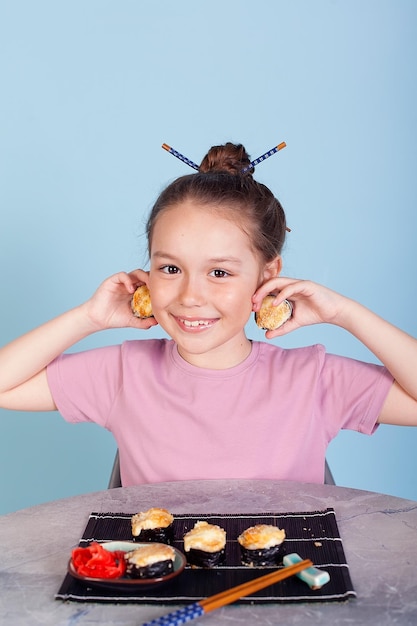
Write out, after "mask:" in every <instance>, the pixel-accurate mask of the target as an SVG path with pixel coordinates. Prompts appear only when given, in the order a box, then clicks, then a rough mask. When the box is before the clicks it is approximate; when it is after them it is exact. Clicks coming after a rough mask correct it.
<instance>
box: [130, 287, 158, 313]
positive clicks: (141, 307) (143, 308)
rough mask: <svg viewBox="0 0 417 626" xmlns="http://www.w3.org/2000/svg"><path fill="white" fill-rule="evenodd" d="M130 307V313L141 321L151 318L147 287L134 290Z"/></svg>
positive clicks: (149, 297)
mask: <svg viewBox="0 0 417 626" xmlns="http://www.w3.org/2000/svg"><path fill="white" fill-rule="evenodd" d="M130 305H131V307H132V313H133V315H135V316H136V317H140V318H142V319H147V318H148V317H153V313H152V304H151V296H150V294H149V289H148V287H147V285H141V286H140V287H138V288H137V289H136V291H135V293H134V294H133V297H132V301H131V303H130Z"/></svg>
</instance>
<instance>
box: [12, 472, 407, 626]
mask: <svg viewBox="0 0 417 626" xmlns="http://www.w3.org/2000/svg"><path fill="white" fill-rule="evenodd" d="M155 505H157V506H164V507H166V508H168V509H170V510H171V511H172V512H173V513H175V512H178V513H179V512H183V513H213V512H221V513H237V512H239V513H253V512H262V511H278V512H280V511H304V510H305V511H314V510H318V509H323V508H326V507H333V508H334V509H335V512H336V518H337V521H338V526H339V530H340V534H341V537H342V541H343V545H344V549H345V553H346V558H347V561H348V563H349V566H350V573H351V577H352V581H353V585H354V587H355V590H356V592H357V595H358V597H357V599H353V600H350V601H349V602H347V603H342V604H339V603H337V604H331V603H329V604H311V603H310V604H300V605H294V604H291V605H289V604H286V605H274V604H273V605H232V606H227V607H224V608H222V609H219V610H218V611H215V612H213V613H210V614H207V615H205V616H203V617H201V618H199V619H198V620H195V621H194V622H191V623H194V624H195V625H196V626H198V625H200V624H201V625H205V626H214V625H216V626H219V625H220V626H221V625H222V624H228V625H229V626H231V625H232V624H233V626H238V625H240V624H245V625H247V624H249V625H251V624H256V625H257V626H261V625H263V624H265V625H266V624H268V625H271V624H285V625H301V624H306V625H307V624H308V625H309V626H310V625H311V624H320V625H325V624H346V625H348V624H349V625H350V626H351V625H352V624H355V625H359V624H378V626H384V625H388V624H390V625H391V624H394V623H395V624H409V625H410V626H411V625H413V626H415V624H417V502H414V501H411V500H403V499H400V498H394V497H392V496H386V495H381V494H377V493H372V492H368V491H359V490H356V489H345V488H342V487H335V486H331V485H312V484H306V483H292V482H282V481H217V480H216V481H190V482H178V483H160V484H156V485H143V486H138V487H127V488H121V489H111V490H107V491H100V492H97V493H91V494H87V495H81V496H77V497H74V498H67V499H63V500H57V501H54V502H50V503H47V504H42V505H38V506H34V507H31V508H28V509H24V510H22V511H18V512H16V513H11V514H9V515H4V516H2V517H0V554H1V557H0V623H1V624H8V625H9V624H10V625H13V626H18V625H19V624H31V625H34V624H43V625H44V624H45V625H51V626H52V625H53V626H60V625H64V624H65V626H82V625H83V624H84V625H87V624H88V626H92V625H94V624H100V625H101V626H106V625H108V626H110V625H113V626H116V625H117V626H122V625H123V626H125V625H126V626H127V625H132V626H133V625H135V626H139V625H140V624H142V622H144V621H147V620H150V619H153V618H155V617H159V616H160V615H163V614H165V613H168V612H169V611H170V610H172V609H173V608H174V607H172V606H171V607H166V606H159V605H138V604H136V605H112V604H95V603H73V602H61V601H58V600H55V599H54V594H55V593H56V591H57V590H58V588H59V586H60V584H61V582H62V580H63V577H64V574H65V570H66V564H67V561H68V558H69V554H70V552H71V549H72V547H73V546H75V545H76V544H77V543H78V541H79V538H80V537H81V535H82V533H83V531H84V528H85V525H86V523H87V519H88V515H89V513H90V512H92V511H114V512H120V511H124V512H129V513H130V512H135V511H139V510H142V509H145V508H148V507H150V506H155Z"/></svg>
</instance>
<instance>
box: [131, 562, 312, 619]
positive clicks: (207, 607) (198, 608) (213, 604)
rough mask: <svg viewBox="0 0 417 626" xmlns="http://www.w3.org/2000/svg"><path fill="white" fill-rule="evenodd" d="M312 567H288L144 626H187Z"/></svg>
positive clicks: (306, 564)
mask: <svg viewBox="0 0 417 626" xmlns="http://www.w3.org/2000/svg"><path fill="white" fill-rule="evenodd" d="M312 565H313V563H312V562H311V561H310V560H309V559H306V560H304V561H300V562H298V563H295V564H294V565H288V566H286V567H283V568H281V569H279V570H275V571H273V572H271V573H270V574H266V575H265V576H259V577H258V578H254V579H253V580H250V581H248V582H246V583H243V584H241V585H237V586H236V587H231V588H230V589H226V590H225V591H221V592H220V593H216V594H215V595H214V596H209V597H208V598H205V599H204V600H200V602H196V603H194V604H189V605H188V606H186V607H184V608H181V609H178V610H177V611H173V612H172V613H168V615H164V616H163V617H158V618H157V619H154V620H152V621H151V622H146V623H145V624H143V625H142V626H179V625H180V624H185V623H186V622H190V621H191V620H193V619H195V618H196V617H201V616H202V615H204V614H205V613H209V612H210V611H214V609H218V608H220V607H221V606H225V605H226V604H231V603H232V602H235V601H236V600H238V599H239V598H243V597H244V596H247V595H249V594H251V593H255V592H256V591H259V590H260V589H264V588H265V587H268V586H269V585H272V584H273V583H276V582H279V581H280V580H284V578H288V577H289V576H293V575H294V574H297V573H298V572H301V571H302V570H304V569H306V568H308V567H312Z"/></svg>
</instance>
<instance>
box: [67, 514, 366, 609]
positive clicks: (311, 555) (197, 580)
mask: <svg viewBox="0 0 417 626" xmlns="http://www.w3.org/2000/svg"><path fill="white" fill-rule="evenodd" d="M132 515H133V513H132V514H129V513H91V514H90V517H89V520H88V523H87V526H86V529H85V531H84V534H83V536H82V539H81V541H80V543H79V545H80V546H82V547H85V546H87V545H88V544H89V543H91V542H92V541H109V540H112V541H115V540H117V541H129V540H132V535H131V525H130V519H131V516H132ZM199 520H201V521H207V522H210V523H211V524H218V525H219V526H221V527H222V528H224V529H225V531H226V534H227V544H226V559H225V562H224V563H223V564H222V565H219V566H216V567H214V568H212V569H195V568H190V567H189V566H188V565H187V567H186V569H185V570H184V571H183V572H182V574H181V575H180V576H178V577H177V578H175V579H174V580H172V581H170V582H167V583H165V584H163V585H161V586H159V587H157V588H156V589H136V588H134V589H132V588H126V587H123V588H122V589H120V588H119V589H117V590H116V589H109V588H101V587H92V586H91V587H90V586H87V585H85V584H83V583H82V582H81V581H79V580H77V579H76V578H73V577H72V576H71V575H70V574H67V575H66V576H65V578H64V580H63V582H62V584H61V587H60V589H59V591H58V593H57V594H56V596H55V598H56V599H58V600H72V601H79V602H88V601H90V602H114V603H127V602H134V603H148V604H149V603H154V602H158V603H161V602H162V603H167V604H169V603H172V604H188V603H190V602H197V601H198V600H201V599H202V598H206V597H207V596H210V595H213V594H215V593H218V592H220V591H223V590H225V589H228V588H230V587H233V586H234V585H239V584H240V583H243V582H246V581H247V580H250V579H251V578H256V577H257V576H260V575H261V574H263V573H268V570H269V569H271V568H267V567H247V566H244V565H242V564H241V560H240V553H239V544H238V543H237V537H238V536H239V534H240V533H241V532H243V530H245V528H248V527H249V526H253V525H254V524H273V525H275V526H278V527H279V528H283V529H284V530H285V533H286V540H285V544H284V545H283V548H284V554H285V553H288V554H290V553H292V552H296V553H298V554H299V555H300V556H301V557H302V558H303V559H311V560H312V561H313V563H314V565H315V566H316V567H318V568H319V569H324V570H327V571H328V572H329V574H330V581H329V582H328V583H327V584H326V585H324V586H323V587H322V588H321V589H319V590H312V589H310V588H309V587H308V586H307V585H306V584H305V583H303V582H302V581H300V580H299V579H298V578H296V577H295V576H292V577H291V578H288V579H286V580H284V581H281V582H280V583H277V584H275V585H271V586H270V587H268V588H266V589H263V590H261V591H258V592H256V593H255V594H253V595H252V596H248V597H245V598H241V599H240V600H239V602H240V603H247V602H250V603H254V602H256V603H262V602H275V603H276V602H317V601H319V602H343V601H346V600H348V599H350V598H354V597H356V592H355V591H354V589H353V585H352V581H351V578H350V573H349V566H348V564H347V562H346V558H345V553H344V549H343V545H342V540H341V538H340V534H339V530H338V527H337V522H336V516H335V512H334V509H332V508H328V509H325V510H322V511H312V512H305V511H304V512H300V513H254V514H211V515H207V514H202V515H195V514H192V515H191V514H179V515H174V533H175V540H174V543H173V545H174V546H175V547H176V548H178V549H179V550H181V551H183V542H182V537H183V536H184V534H185V533H186V532H187V531H188V530H190V529H191V528H192V527H193V526H194V524H195V522H197V521H199ZM69 557H70V555H68V558H69Z"/></svg>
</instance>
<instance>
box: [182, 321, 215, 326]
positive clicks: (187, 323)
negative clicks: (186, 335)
mask: <svg viewBox="0 0 417 626" xmlns="http://www.w3.org/2000/svg"><path fill="white" fill-rule="evenodd" d="M182 321H183V324H184V326H208V325H209V322H205V321H203V320H196V321H195V322H194V321H193V322H190V321H189V320H182Z"/></svg>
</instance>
